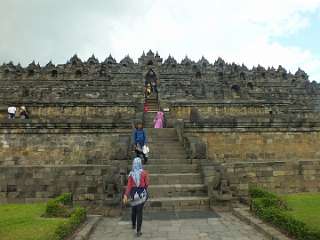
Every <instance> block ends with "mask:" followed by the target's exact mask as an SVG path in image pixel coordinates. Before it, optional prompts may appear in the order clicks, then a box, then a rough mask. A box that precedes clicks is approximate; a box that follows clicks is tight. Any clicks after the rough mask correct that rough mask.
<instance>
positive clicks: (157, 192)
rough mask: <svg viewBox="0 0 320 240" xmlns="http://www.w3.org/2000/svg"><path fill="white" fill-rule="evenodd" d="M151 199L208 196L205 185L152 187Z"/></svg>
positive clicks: (150, 189) (150, 191)
mask: <svg viewBox="0 0 320 240" xmlns="http://www.w3.org/2000/svg"><path fill="white" fill-rule="evenodd" d="M148 189H149V194H150V198H163V197H194V196H207V188H206V186H205V185H204V184H165V185H150V186H149V188H148Z"/></svg>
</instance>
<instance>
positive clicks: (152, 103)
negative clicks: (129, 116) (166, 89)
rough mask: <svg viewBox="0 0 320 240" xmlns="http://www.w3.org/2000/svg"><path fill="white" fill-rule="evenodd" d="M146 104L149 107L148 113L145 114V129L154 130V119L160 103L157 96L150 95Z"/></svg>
mask: <svg viewBox="0 0 320 240" xmlns="http://www.w3.org/2000/svg"><path fill="white" fill-rule="evenodd" d="M145 103H146V104H147V105H148V109H149V111H148V112H145V113H144V118H143V120H144V127H145V128H152V127H153V119H154V116H155V114H156V112H157V111H158V110H159V102H158V98H157V95H156V94H152V95H150V96H149V97H148V98H146V99H145Z"/></svg>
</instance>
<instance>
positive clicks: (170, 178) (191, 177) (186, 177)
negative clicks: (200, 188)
mask: <svg viewBox="0 0 320 240" xmlns="http://www.w3.org/2000/svg"><path fill="white" fill-rule="evenodd" d="M149 178H150V183H151V184H152V185H158V184H159V185H163V184H201V183H202V178H201V174H200V173H162V174H150V175H149Z"/></svg>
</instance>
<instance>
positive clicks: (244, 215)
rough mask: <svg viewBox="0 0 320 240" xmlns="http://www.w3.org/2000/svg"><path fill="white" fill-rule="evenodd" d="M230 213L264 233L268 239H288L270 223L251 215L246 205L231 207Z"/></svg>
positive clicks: (288, 239)
mask: <svg viewBox="0 0 320 240" xmlns="http://www.w3.org/2000/svg"><path fill="white" fill-rule="evenodd" d="M232 214H233V215H234V216H236V217H237V218H239V219H240V220H241V221H243V222H246V223H247V224H249V225H251V226H253V227H254V228H255V229H256V230H257V231H258V232H260V233H262V234H263V235H265V236H266V237H267V238H268V239H274V240H290V238H288V237H287V236H286V235H284V234H283V233H282V232H280V231H279V230H277V229H276V228H274V227H272V226H271V225H269V224H267V223H265V222H263V221H262V220H261V219H258V218H257V217H255V216H253V215H252V214H251V213H250V212H249V208H248V207H241V208H233V209H232Z"/></svg>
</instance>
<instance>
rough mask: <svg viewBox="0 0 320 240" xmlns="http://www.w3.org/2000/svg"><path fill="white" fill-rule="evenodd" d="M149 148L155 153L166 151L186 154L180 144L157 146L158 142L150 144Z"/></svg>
mask: <svg viewBox="0 0 320 240" xmlns="http://www.w3.org/2000/svg"><path fill="white" fill-rule="evenodd" d="M148 147H149V148H150V151H151V149H152V150H153V151H156V152H157V151H163V150H164V149H165V150H166V151H170V152H177V153H185V152H186V150H185V149H184V147H183V146H182V145H181V144H180V143H179V142H173V143H172V142H171V144H157V143H156V142H151V143H148Z"/></svg>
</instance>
